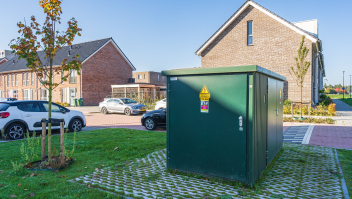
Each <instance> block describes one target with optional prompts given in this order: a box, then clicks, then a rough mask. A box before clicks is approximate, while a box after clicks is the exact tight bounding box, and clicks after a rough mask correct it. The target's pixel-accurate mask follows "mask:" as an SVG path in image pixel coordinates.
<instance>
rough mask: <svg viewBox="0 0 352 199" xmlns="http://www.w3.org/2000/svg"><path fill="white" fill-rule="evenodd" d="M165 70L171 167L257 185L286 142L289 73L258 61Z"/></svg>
mask: <svg viewBox="0 0 352 199" xmlns="http://www.w3.org/2000/svg"><path fill="white" fill-rule="evenodd" d="M162 75H163V76H167V167H168V168H169V169H177V170H180V171H186V172H192V173H197V174H203V175H206V176H215V177H220V178H224V179H228V180H236V181H241V182H244V183H246V184H249V185H253V184H254V183H255V181H256V180H257V179H259V177H260V175H261V174H262V172H263V171H264V170H265V168H266V166H267V165H268V164H269V163H270V162H271V161H272V160H273V158H274V157H275V155H276V154H277V153H278V152H279V151H280V149H281V147H282V142H283V136H282V134H283V110H282V109H283V95H284V93H283V84H284V81H285V80H286V78H285V77H283V76H281V75H278V74H276V73H274V72H271V71H269V70H267V69H264V68H262V67H259V66H257V65H249V66H233V67H219V68H197V69H182V70H168V71H162Z"/></svg>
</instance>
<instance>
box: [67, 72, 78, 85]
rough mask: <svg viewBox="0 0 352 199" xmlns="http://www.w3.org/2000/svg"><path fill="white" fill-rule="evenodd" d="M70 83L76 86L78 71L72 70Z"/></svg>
mask: <svg viewBox="0 0 352 199" xmlns="http://www.w3.org/2000/svg"><path fill="white" fill-rule="evenodd" d="M69 83H70V84H76V83H77V71H76V70H71V71H70V77H69Z"/></svg>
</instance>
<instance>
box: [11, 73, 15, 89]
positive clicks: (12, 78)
mask: <svg viewBox="0 0 352 199" xmlns="http://www.w3.org/2000/svg"><path fill="white" fill-rule="evenodd" d="M11 80H12V86H15V74H14V73H12V77H11Z"/></svg>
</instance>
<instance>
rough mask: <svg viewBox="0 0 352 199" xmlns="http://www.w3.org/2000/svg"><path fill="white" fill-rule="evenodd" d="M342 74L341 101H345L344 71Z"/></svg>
mask: <svg viewBox="0 0 352 199" xmlns="http://www.w3.org/2000/svg"><path fill="white" fill-rule="evenodd" d="M342 72H343V73H342V99H345V71H342Z"/></svg>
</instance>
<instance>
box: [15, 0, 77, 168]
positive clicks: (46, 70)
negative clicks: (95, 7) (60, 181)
mask: <svg viewBox="0 0 352 199" xmlns="http://www.w3.org/2000/svg"><path fill="white" fill-rule="evenodd" d="M39 5H40V7H42V8H43V10H44V13H45V14H46V20H45V22H44V24H43V25H42V26H41V25H39V24H38V23H37V22H36V19H35V17H34V16H31V21H30V24H26V22H24V23H22V22H19V23H17V26H18V27H19V31H18V33H20V34H21V36H20V37H17V39H13V40H12V41H11V43H10V47H11V49H12V50H13V51H12V53H16V55H17V56H18V59H26V61H27V67H28V68H29V69H30V71H31V72H34V73H36V76H37V78H38V79H39V81H40V82H41V84H42V86H44V87H45V88H46V89H48V90H49V110H48V112H49V113H48V119H49V125H48V156H49V161H50V162H51V157H52V151H51V102H52V91H53V89H54V88H56V87H57V86H58V85H59V84H60V82H61V81H66V80H67V78H68V77H69V75H70V72H72V71H73V70H76V71H77V73H78V74H80V73H79V71H80V69H81V68H82V63H81V61H79V60H78V58H79V55H76V56H74V57H72V58H70V60H67V59H63V60H62V61H61V60H60V61H61V64H60V65H59V66H55V68H54V67H53V60H54V58H55V56H56V53H57V52H58V51H59V50H60V49H61V48H62V47H63V46H65V45H72V42H73V40H74V38H75V36H76V35H78V36H81V34H80V32H81V31H82V29H80V28H78V27H77V21H76V20H75V18H72V19H70V20H69V21H68V22H67V24H68V28H67V30H66V31H62V32H60V31H59V30H58V29H57V28H56V25H57V24H61V21H60V20H61V18H60V15H61V14H62V11H61V1H60V0H40V1H39ZM64 71H69V72H68V73H67V74H66V75H64V76H63V77H61V78H60V79H61V80H60V82H57V83H55V82H53V80H54V78H53V77H54V76H55V75H60V74H61V73H63V72H64ZM46 77H48V78H46ZM44 146H45V145H44ZM44 153H45V151H44Z"/></svg>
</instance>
